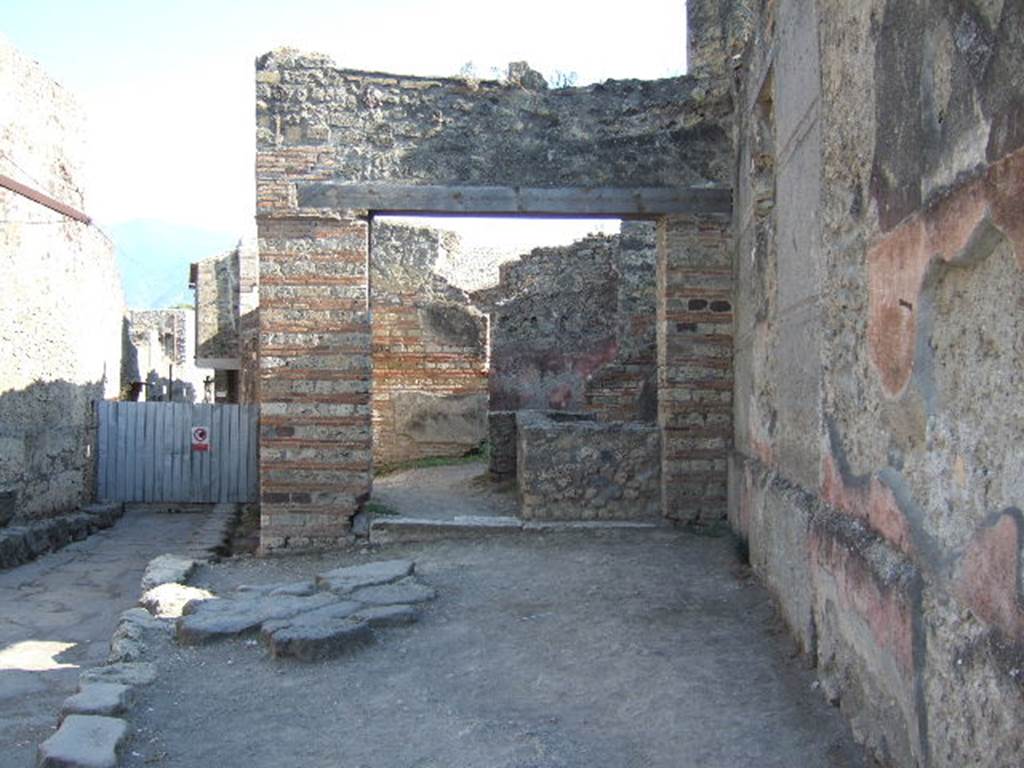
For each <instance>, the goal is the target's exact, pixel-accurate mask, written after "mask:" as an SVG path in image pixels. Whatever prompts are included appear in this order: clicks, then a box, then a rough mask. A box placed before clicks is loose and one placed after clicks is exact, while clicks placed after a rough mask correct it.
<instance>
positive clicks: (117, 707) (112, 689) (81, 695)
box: [61, 683, 132, 717]
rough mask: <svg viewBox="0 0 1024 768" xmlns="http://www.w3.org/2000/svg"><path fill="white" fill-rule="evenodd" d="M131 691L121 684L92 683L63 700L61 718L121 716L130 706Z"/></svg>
mask: <svg viewBox="0 0 1024 768" xmlns="http://www.w3.org/2000/svg"><path fill="white" fill-rule="evenodd" d="M131 701H132V689H131V688H130V687H129V686H127V685H122V684H121V683H92V684H90V685H84V686H82V688H81V690H79V692H78V693H76V694H75V695H74V696H69V697H68V698H67V699H65V700H64V705H63V706H62V707H61V717H67V716H68V715H104V716H114V715H122V714H124V712H125V711H126V710H127V709H128V708H129V707H130V706H131Z"/></svg>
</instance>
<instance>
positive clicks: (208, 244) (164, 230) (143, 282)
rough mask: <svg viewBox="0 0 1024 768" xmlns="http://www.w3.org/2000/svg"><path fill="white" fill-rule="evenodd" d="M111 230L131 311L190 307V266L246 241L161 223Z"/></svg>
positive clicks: (128, 224)
mask: <svg viewBox="0 0 1024 768" xmlns="http://www.w3.org/2000/svg"><path fill="white" fill-rule="evenodd" d="M106 230H107V234H109V235H110V237H111V238H112V239H113V241H114V243H115V244H116V246H117V261H118V264H119V265H120V266H121V280H122V281H123V283H124V300H125V306H127V307H128V308H129V309H163V308H165V307H171V306H174V305H176V304H191V303H192V291H190V290H189V287H188V267H189V264H191V263H192V262H194V261H200V260H201V259H205V258H207V257H208V256H216V255H218V254H220V253H224V252H225V251H228V250H230V249H231V248H233V247H234V245H235V243H237V242H238V239H239V238H240V237H241V235H242V233H241V232H229V231H226V230H224V231H219V230H211V229H201V228H198V227H188V226H182V225H180V224H174V223H173V222H168V221H160V220H157V219H134V220H132V221H123V222H120V223H117V224H111V225H109V226H108V227H106Z"/></svg>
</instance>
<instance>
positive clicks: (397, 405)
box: [370, 221, 488, 467]
mask: <svg viewBox="0 0 1024 768" xmlns="http://www.w3.org/2000/svg"><path fill="white" fill-rule="evenodd" d="M458 248H459V242H458V238H457V237H455V236H454V235H453V234H452V233H450V232H444V231H441V230H436V229H427V228H416V227H408V226H402V225H397V224H388V223H384V222H379V221H375V222H374V224H373V230H372V236H371V249H370V250H371V255H370V309H371V311H372V316H373V460H374V464H375V465H376V466H378V467H385V466H388V465H394V464H398V463H401V462H406V461H412V460H415V459H421V458H425V457H428V456H462V455H464V454H466V453H467V452H469V451H471V450H473V449H475V448H478V447H479V446H480V444H481V442H483V440H485V439H486V437H487V400H488V397H487V368H488V361H487V318H486V316H484V315H483V314H482V313H481V312H480V311H479V310H477V309H476V308H474V307H472V306H471V305H470V302H469V297H468V295H467V294H466V293H465V292H464V291H460V290H458V289H457V288H454V287H453V286H451V285H450V284H449V283H448V281H447V280H445V279H444V278H442V277H440V276H439V275H437V274H436V273H435V272H434V268H435V265H436V264H437V262H438V260H439V259H440V258H442V257H443V256H444V257H446V252H447V251H451V250H455V249H458Z"/></svg>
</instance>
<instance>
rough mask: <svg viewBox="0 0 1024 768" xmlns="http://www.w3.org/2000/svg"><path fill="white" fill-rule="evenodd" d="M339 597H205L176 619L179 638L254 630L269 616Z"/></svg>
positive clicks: (192, 641)
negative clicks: (215, 598)
mask: <svg viewBox="0 0 1024 768" xmlns="http://www.w3.org/2000/svg"><path fill="white" fill-rule="evenodd" d="M337 601H338V598H337V596H335V595H333V594H331V593H329V592H322V593H319V594H316V595H312V596H310V597H293V596H286V595H282V596H280V597H269V596H268V597H263V596H256V597H244V598H239V599H235V600H228V599H222V600H208V601H205V602H202V603H199V604H198V606H196V607H195V608H194V610H193V608H192V605H191V604H190V605H189V609H188V610H191V611H192V612H191V613H187V615H184V616H182V617H181V618H179V619H178V622H177V637H178V642H179V643H181V644H183V645H201V644H203V643H208V642H213V641H215V640H219V639H222V638H225V637H231V636H234V635H240V634H243V633H245V632H250V631H254V630H256V629H257V628H259V626H260V625H261V624H262V623H263V622H265V621H270V620H272V619H287V618H291V617H292V616H296V615H298V614H300V613H303V612H305V611H311V610H314V609H316V608H322V607H323V606H325V605H329V604H331V603H335V602H337Z"/></svg>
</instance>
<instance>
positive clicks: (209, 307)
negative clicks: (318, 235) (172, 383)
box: [192, 238, 259, 403]
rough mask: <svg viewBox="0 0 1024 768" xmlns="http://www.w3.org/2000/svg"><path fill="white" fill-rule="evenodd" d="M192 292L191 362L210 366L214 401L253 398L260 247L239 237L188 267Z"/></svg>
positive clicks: (256, 373) (256, 372)
mask: <svg viewBox="0 0 1024 768" xmlns="http://www.w3.org/2000/svg"><path fill="white" fill-rule="evenodd" d="M192 274H193V279H194V281H195V282H194V284H193V288H194V290H195V318H196V321H195V326H196V338H195V362H196V366H197V367H198V368H212V369H214V374H213V375H214V387H213V393H214V398H215V400H216V402H240V403H250V402H255V399H256V392H255V389H256V383H257V380H258V364H257V362H256V352H257V346H258V344H257V342H258V333H259V331H258V326H259V323H258V319H257V315H256V312H257V310H258V307H259V251H258V250H257V247H256V243H255V242H254V241H253V240H251V239H248V238H243V239H242V240H240V241H239V242H238V245H236V246H235V247H234V248H233V249H231V250H230V251H228V252H227V253H225V254H221V255H220V256H213V257H211V258H208V259H203V260H202V261H200V262H197V263H196V264H193V265H192Z"/></svg>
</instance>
